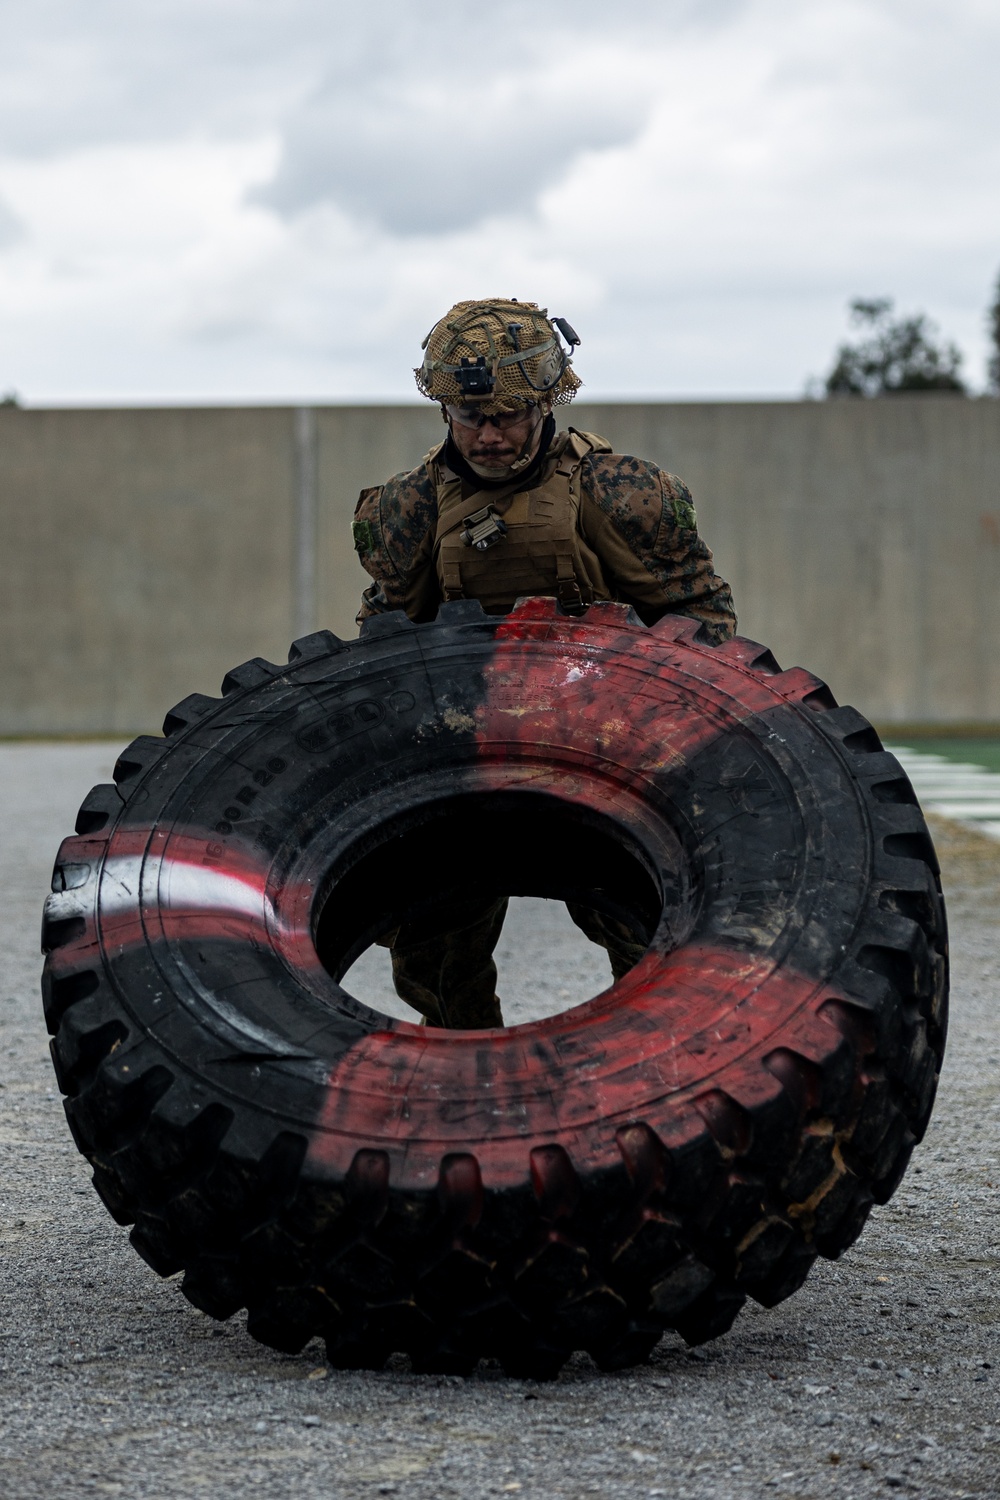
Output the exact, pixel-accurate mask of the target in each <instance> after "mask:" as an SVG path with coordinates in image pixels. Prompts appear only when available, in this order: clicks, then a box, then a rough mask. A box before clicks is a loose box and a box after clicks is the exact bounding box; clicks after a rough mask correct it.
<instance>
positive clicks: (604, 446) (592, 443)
mask: <svg viewBox="0 0 1000 1500" xmlns="http://www.w3.org/2000/svg"><path fill="white" fill-rule="evenodd" d="M569 440H570V443H573V444H574V445H583V444H585V445H586V446H585V448H583V450H582V451H581V453H580V457H581V458H586V456H587V454H588V453H613V452H614V451H615V450H614V448H613V447H612V445H611V444H610V443H609V442H608V440H607V438H603V437H598V435H597V433H596V432H581V431H580V430H579V428H577V427H571V428H570V429H569ZM566 446H567V447H569V443H567V445H566Z"/></svg>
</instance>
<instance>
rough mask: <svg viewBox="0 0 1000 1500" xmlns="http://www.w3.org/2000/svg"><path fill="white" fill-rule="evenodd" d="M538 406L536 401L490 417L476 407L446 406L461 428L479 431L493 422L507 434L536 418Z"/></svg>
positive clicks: (450, 415) (453, 420)
mask: <svg viewBox="0 0 1000 1500" xmlns="http://www.w3.org/2000/svg"><path fill="white" fill-rule="evenodd" d="M536 410H537V405H536V403H535V402H534V401H531V402H529V403H528V404H527V405H526V406H519V407H517V409H516V410H515V411H500V412H495V413H491V414H490V415H489V416H487V414H486V413H485V412H483V411H480V410H479V409H478V407H475V406H450V405H446V406H445V411H446V412H447V413H448V416H449V418H450V420H451V421H452V422H457V423H458V424H459V426H460V427H475V428H476V429H477V431H478V430H479V429H480V428H482V427H485V426H486V423H487V422H491V423H492V424H493V426H494V427H495V428H496V429H497V431H498V432H506V431H507V430H508V428H510V427H518V426H520V424H521V423H522V422H524V421H526V420H527V419H528V418H529V417H531V416H534V414H535V412H536Z"/></svg>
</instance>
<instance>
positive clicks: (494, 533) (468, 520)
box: [461, 505, 507, 552]
mask: <svg viewBox="0 0 1000 1500" xmlns="http://www.w3.org/2000/svg"><path fill="white" fill-rule="evenodd" d="M462 525H463V526H464V527H465V530H464V531H463V532H462V533H461V538H462V541H463V542H464V544H465V546H466V547H475V549H476V551H477V552H485V551H486V549H487V548H488V547H495V546H496V544H497V542H502V541H503V539H504V537H505V536H506V535H507V523H506V522H505V521H501V519H500V517H499V516H498V515H497V513H496V511H495V510H494V509H493V507H492V505H484V506H483V508H482V510H475V511H473V512H472V515H471V516H463V517H462Z"/></svg>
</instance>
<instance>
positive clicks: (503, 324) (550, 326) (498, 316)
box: [413, 297, 580, 415]
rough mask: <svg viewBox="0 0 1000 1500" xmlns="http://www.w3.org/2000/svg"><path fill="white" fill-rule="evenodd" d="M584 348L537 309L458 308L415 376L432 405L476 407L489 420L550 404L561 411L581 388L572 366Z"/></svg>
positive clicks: (504, 302) (433, 335)
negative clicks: (576, 350) (544, 401)
mask: <svg viewBox="0 0 1000 1500" xmlns="http://www.w3.org/2000/svg"><path fill="white" fill-rule="evenodd" d="M557 329H558V332H557ZM559 333H562V335H563V337H564V338H565V339H566V341H567V343H568V344H569V346H570V348H569V349H566V348H564V347H563V345H562V343H561V342H560V339H559ZM579 342H580V340H579V339H578V338H577V336H576V334H575V333H574V332H573V330H572V328H570V326H569V324H568V323H567V322H566V321H565V319H563V318H557V319H552V320H550V319H549V315H548V312H547V310H546V309H545V308H544V307H539V306H538V304H537V302H519V301H517V299H516V298H513V297H511V298H505V297H491V298H488V299H485V300H482V301H475V302H457V303H456V304H455V306H454V307H453V308H452V309H451V311H450V312H449V313H446V314H445V316H444V317H443V318H442V319H441V321H440V322H439V323H435V324H434V327H433V328H432V329H431V331H430V333H429V334H428V335H427V337H426V338H425V339H424V343H423V348H424V361H423V364H422V365H420V366H419V367H418V368H417V369H416V370H414V372H413V373H414V376H415V377H416V381H417V386H418V388H419V390H420V392H421V394H422V395H424V396H428V397H430V399H431V400H432V401H445V402H448V403H451V404H455V405H458V404H461V405H463V406H465V405H469V404H474V405H475V406H477V407H478V408H479V409H480V410H481V411H482V412H484V413H486V414H487V415H489V414H490V413H493V412H501V411H511V410H513V409H515V408H516V407H518V406H524V405H526V404H527V403H528V402H531V401H539V400H541V399H542V398H543V397H547V398H548V399H549V400H550V401H552V402H556V403H560V404H561V403H563V402H566V401H572V399H573V397H574V396H575V395H576V393H577V391H578V390H579V388H580V379H579V376H578V375H577V374H576V373H575V372H574V370H573V369H572V366H571V363H570V351H571V349H572V346H573V345H574V344H578V343H579Z"/></svg>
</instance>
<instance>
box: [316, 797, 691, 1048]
mask: <svg viewBox="0 0 1000 1500" xmlns="http://www.w3.org/2000/svg"><path fill="white" fill-rule="evenodd" d="M645 842H646V841H645V839H640V837H639V836H637V834H636V833H635V831H633V830H632V829H630V828H626V827H624V826H622V825H620V824H618V823H616V822H615V821H614V820H612V819H611V818H609V817H608V816H607V815H605V814H603V813H600V812H597V811H594V810H593V809H590V808H588V807H586V806H585V805H583V804H582V803H578V802H570V801H567V800H566V799H563V798H559V797H554V796H551V795H546V794H544V793H540V792H520V791H519V792H513V791H504V792H497V793H491V794H484V793H470V794H467V795H464V796H453V797H449V798H446V799H441V800H437V801H431V802H428V803H425V804H423V805H421V806H420V807H418V808H416V809H411V810H408V811H407V812H405V813H402V814H400V815H399V816H397V817H395V818H390V819H388V820H387V821H386V822H385V823H382V824H380V825H379V827H378V828H377V829H375V830H373V831H370V832H368V833H367V834H365V835H364V836H363V837H361V838H360V839H358V840H357V841H356V842H355V844H354V845H353V846H352V847H351V848H350V849H349V850H348V851H347V852H346V853H345V854H344V855H342V856H341V857H340V858H338V859H337V861H336V863H335V865H334V867H333V868H332V869H331V870H330V872H329V874H328V876H327V879H326V880H325V881H324V882H323V885H322V887H321V891H320V900H319V901H318V902H317V905H316V907H315V911H316V913H317V915H316V917H315V920H314V929H313V936H314V942H315V945H316V951H317V954H318V956H319V958H320V961H321V962H322V964H323V966H324V968H325V969H326V970H327V971H328V972H329V973H330V974H331V975H332V976H333V977H334V979H336V980H337V981H338V982H339V983H341V984H343V986H344V988H345V989H346V990H347V991H348V993H349V994H351V995H353V996H354V997H355V998H356V999H358V1000H361V1001H363V1002H364V1003H366V1004H368V1005H371V1006H372V1008H373V1009H376V1010H380V1011H384V1012H386V1013H388V1014H391V1015H395V1016H398V1017H400V1018H401V1019H406V1020H410V1021H418V1020H419V1019H420V1016H419V1012H418V1011H417V1010H415V1009H413V1008H411V1006H410V1005H408V1004H407V1003H406V1002H405V1001H404V1000H403V999H401V998H399V997H398V996H397V995H396V993H395V990H394V987H393V982H392V973H391V963H390V956H389V951H388V948H387V947H385V946H382V945H380V944H379V941H378V940H379V939H384V938H385V937H386V936H387V935H388V934H389V933H392V932H396V933H398V936H397V945H398V944H399V943H400V941H402V942H403V943H404V945H406V946H409V945H410V944H412V943H414V942H420V941H422V940H423V939H425V938H426V939H430V940H431V941H432V942H433V941H434V940H435V939H436V938H437V937H438V936H439V935H440V934H442V933H445V932H449V931H451V932H454V931H455V930H456V929H465V928H466V927H467V925H471V928H472V930H473V932H475V929H476V916H477V913H481V912H484V911H485V910H486V909H488V908H489V907H490V906H491V905H493V904H494V903H496V902H497V901H498V900H499V899H500V898H503V897H508V898H511V900H510V906H509V907H508V911H507V915H506V918H505V919H504V920H503V931H502V933H501V935H500V938H499V942H498V943H497V946H496V950H495V953H494V960H495V962H496V963H497V967H498V970H499V977H498V981H497V992H498V993H499V995H500V997H501V1001H502V1004H503V1017H504V1023H505V1024H506V1025H514V1024H520V1023H522V1022H524V1021H528V1020H535V1019H539V1018H540V1017H541V1016H544V1015H552V1014H555V1013H558V1012H559V1011H562V1010H566V1009H568V1008H570V1007H571V1006H573V1005H578V1004H581V1003H582V1002H583V1001H585V1000H587V999H589V998H591V996H593V995H595V994H598V993H600V992H601V991H602V990H604V989H606V988H607V987H608V986H609V985H610V984H611V982H612V969H611V963H610V960H609V956H608V953H607V952H606V950H605V949H604V947H602V946H598V944H597V943H595V942H593V941H591V940H590V939H591V938H592V937H593V936H594V935H595V928H596V932H597V935H598V936H600V934H602V933H603V934H604V935H607V934H608V933H611V934H612V936H613V939H614V942H615V945H616V946H617V949H618V963H619V968H620V967H621V963H622V955H623V953H626V952H631V961H632V962H635V961H637V959H638V957H639V955H640V954H641V952H643V951H645V949H646V948H647V947H648V946H649V944H650V942H651V941H652V939H653V936H654V934H657V935H658V940H659V941H660V942H664V943H665V946H666V947H668V948H669V947H672V946H674V943H675V942H676V941H680V940H681V938H682V937H683V936H685V935H686V930H687V927H688V925H689V923H688V920H686V919H687V918H688V917H689V910H688V908H689V906H690V901H689V899H687V897H688V895H689V889H688V887H689V882H688V881H687V880H686V879H685V871H684V859H683V855H682V852H681V849H680V845H679V843H677V842H676V840H673V841H671V842H670V843H669V845H668V849H667V857H666V858H665V857H664V848H663V840H662V837H660V838H659V839H656V840H652V839H651V840H650V842H651V843H656V844H657V845H658V846H659V847H657V848H656V850H655V852H654V851H653V850H652V849H650V848H647V847H645ZM559 903H568V904H569V908H570V911H572V913H573V916H572V917H571V916H570V914H569V911H567V908H566V906H563V905H561V904H559ZM574 918H575V919H576V920H574ZM578 922H579V923H581V924H582V925H577V923H578ZM681 928H683V929H684V931H683V932H682V931H681ZM583 929H586V932H585V930H583ZM475 942H476V940H475V938H474V937H473V939H472V944H473V951H481V950H477V949H476V948H475ZM459 946H461V945H459ZM452 947H453V949H454V944H453V945H452ZM459 962H461V959H460V960H459ZM452 1024H454V1023H452Z"/></svg>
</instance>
